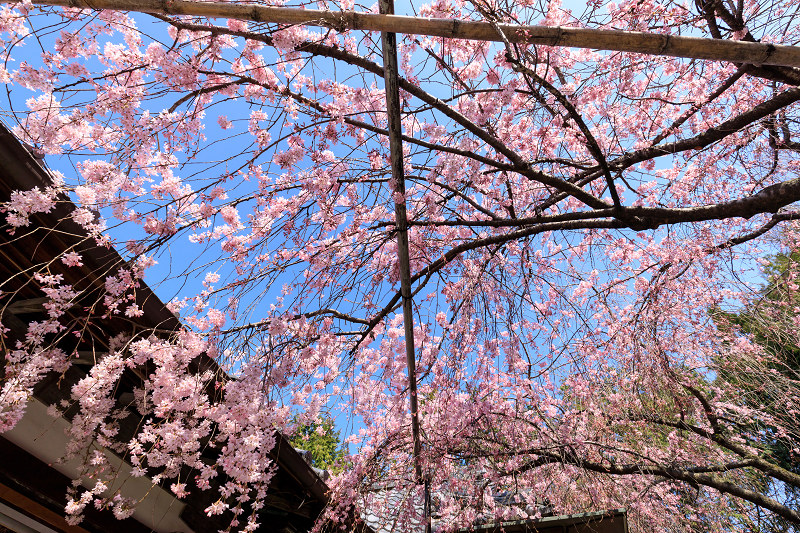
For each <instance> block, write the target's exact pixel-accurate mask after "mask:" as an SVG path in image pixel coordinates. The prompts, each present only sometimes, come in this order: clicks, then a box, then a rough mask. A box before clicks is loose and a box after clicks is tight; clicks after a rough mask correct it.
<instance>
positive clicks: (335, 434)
mask: <svg viewBox="0 0 800 533" xmlns="http://www.w3.org/2000/svg"><path fill="white" fill-rule="evenodd" d="M289 440H290V442H291V443H292V446H294V447H295V448H300V449H302V450H306V451H308V452H310V453H311V465H312V466H314V467H316V468H320V469H323V470H327V471H329V472H331V473H332V474H338V473H339V472H341V471H342V470H344V462H345V456H346V448H345V446H344V444H343V443H342V440H341V437H340V435H339V431H338V430H337V429H335V428H334V427H333V419H332V418H330V417H327V416H326V417H323V418H321V419H320V420H318V421H315V422H311V423H309V424H301V425H300V426H299V427H298V429H297V431H295V432H294V434H293V435H292V437H291V438H290V439H289Z"/></svg>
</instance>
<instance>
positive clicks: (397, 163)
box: [379, 0, 431, 533]
mask: <svg viewBox="0 0 800 533" xmlns="http://www.w3.org/2000/svg"><path fill="white" fill-rule="evenodd" d="M379 6H380V12H381V14H384V15H393V14H394V1H393V0H380V3H379ZM381 36H382V39H383V79H384V86H385V88H386V113H387V117H388V130H389V151H390V156H391V169H392V181H393V182H394V197H395V204H394V214H395V226H396V227H395V230H396V231H397V252H398V253H397V258H398V261H399V262H400V294H401V296H402V301H403V326H404V332H405V342H406V365H407V367H408V394H409V399H408V403H409V408H410V410H411V437H412V439H413V441H414V442H413V444H414V473H415V475H416V481H417V483H419V484H421V485H424V498H425V503H424V515H425V522H426V524H425V531H426V532H427V533H430V531H431V513H430V487H429V483H428V480H427V478H426V477H425V476H423V471H422V457H421V452H422V443H421V442H420V430H419V403H418V399H417V368H416V367H417V365H416V355H415V349H414V310H413V306H412V303H413V302H412V299H411V267H410V261H409V252H408V216H407V213H406V200H405V195H406V185H405V170H404V168H403V140H402V133H403V126H402V122H401V120H400V89H399V86H398V81H397V77H398V67H397V37H396V35H395V34H394V33H391V32H382V34H381Z"/></svg>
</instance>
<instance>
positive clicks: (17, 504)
mask: <svg viewBox="0 0 800 533" xmlns="http://www.w3.org/2000/svg"><path fill="white" fill-rule="evenodd" d="M0 501H2V502H4V503H6V504H9V505H10V506H11V507H13V508H15V509H17V510H18V511H19V512H21V513H22V514H24V515H26V516H28V517H30V518H32V519H34V520H36V521H37V522H41V523H42V524H46V525H48V526H50V527H51V528H53V529H56V530H58V531H62V532H63V533H89V532H88V531H86V530H85V529H83V528H82V527H79V526H71V525H69V524H67V521H66V520H64V516H63V515H62V514H58V513H55V512H53V511H51V510H50V509H48V508H47V507H45V506H43V505H41V504H39V503H37V502H35V501H34V500H32V499H30V498H28V497H27V496H24V495H22V494H20V493H19V492H17V491H15V490H14V489H12V488H11V487H9V486H7V485H4V484H2V483H0ZM9 531H10V530H9Z"/></svg>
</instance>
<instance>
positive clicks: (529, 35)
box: [0, 0, 800, 67]
mask: <svg viewBox="0 0 800 533" xmlns="http://www.w3.org/2000/svg"><path fill="white" fill-rule="evenodd" d="M0 3H6V4H16V3H18V1H17V0H0ZM33 4H37V5H49V6H63V7H75V8H81V9H93V10H100V9H114V10H120V11H134V12H139V13H158V14H162V15H196V16H204V17H219V18H229V19H238V20H248V21H253V22H267V23H270V22H271V23H279V24H304V25H308V26H321V27H325V28H333V29H336V30H339V31H344V30H365V31H382V32H394V33H406V34H413V35H431V36H438V37H450V38H455V39H471V40H479V41H496V42H500V41H502V38H501V37H500V36H499V35H498V32H497V29H496V28H495V27H494V26H493V25H492V24H489V23H487V22H480V21H470V20H457V19H432V18H431V19H428V18H422V17H407V16H401V15H389V14H376V13H362V12H356V11H322V10H316V9H296V8H287V7H270V6H263V5H256V4H229V3H225V2H220V3H212V2H198V1H193V0H169V1H164V0H34V1H33ZM498 27H499V28H500V29H501V30H502V31H503V32H504V33H505V35H506V37H507V38H508V40H509V41H511V42H516V43H531V44H541V45H548V46H566V47H573V48H591V49H596V50H610V51H619V52H634V53H639V54H648V55H656V56H671V57H685V58H692V59H707V60H711V61H731V62H733V63H748V64H754V65H776V66H785V67H800V47H797V46H785V45H773V44H768V43H753V42H746V41H732V40H725V39H704V38H698V37H684V36H681V35H662V34H658V33H643V32H634V31H620V30H599V29H589V28H566V27H558V26H555V27H551V26H525V25H516V24H500V25H498Z"/></svg>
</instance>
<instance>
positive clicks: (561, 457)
mask: <svg viewBox="0 0 800 533" xmlns="http://www.w3.org/2000/svg"><path fill="white" fill-rule="evenodd" d="M526 452H527V453H532V454H535V455H537V457H536V458H535V459H533V460H531V461H529V462H527V463H526V464H524V465H523V466H522V467H520V468H519V469H517V470H516V471H515V472H514V473H520V472H524V471H529V470H532V469H534V468H538V467H541V466H545V465H550V464H564V465H571V466H576V467H579V468H581V469H583V470H587V471H590V472H597V473H599V474H609V475H616V476H631V475H645V476H658V477H662V478H664V479H670V480H675V481H683V482H685V483H690V484H692V485H703V486H705V487H709V488H712V489H715V490H718V491H720V492H722V493H725V494H730V495H732V496H736V497H738V498H741V499H743V500H746V501H749V502H751V503H754V504H756V505H758V506H759V507H762V508H764V509H769V510H770V511H772V512H773V513H775V514H776V515H778V516H780V517H782V518H785V519H786V520H789V521H790V522H793V523H795V524H800V512H798V511H796V510H794V509H792V508H790V507H787V506H786V505H783V504H781V503H780V502H778V501H775V500H774V499H772V498H770V497H768V496H766V495H765V494H763V493H760V492H755V491H752V490H750V489H747V488H745V487H742V486H740V485H737V484H735V483H732V482H730V481H727V480H725V479H723V478H721V477H720V476H718V475H712V474H709V473H703V472H700V471H692V470H689V469H686V468H680V467H677V466H674V467H673V466H659V465H647V464H613V463H609V464H600V463H596V462H593V461H586V460H584V459H583V458H581V457H579V456H578V455H577V454H576V453H575V452H573V451H571V450H568V449H566V450H564V451H563V452H562V453H553V452H552V451H547V450H539V451H533V450H526Z"/></svg>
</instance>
